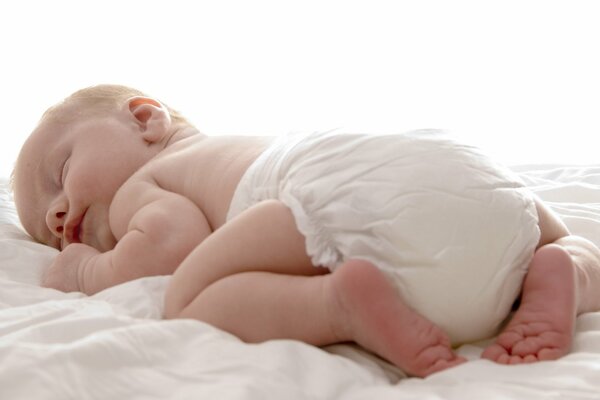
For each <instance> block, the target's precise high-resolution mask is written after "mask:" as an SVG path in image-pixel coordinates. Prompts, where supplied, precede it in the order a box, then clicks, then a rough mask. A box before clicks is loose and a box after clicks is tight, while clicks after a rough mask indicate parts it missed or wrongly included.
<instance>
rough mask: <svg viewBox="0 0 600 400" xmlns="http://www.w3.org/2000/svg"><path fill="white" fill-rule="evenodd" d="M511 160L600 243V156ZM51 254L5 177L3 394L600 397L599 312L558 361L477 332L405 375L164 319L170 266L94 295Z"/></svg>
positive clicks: (350, 355) (576, 228)
mask: <svg viewBox="0 0 600 400" xmlns="http://www.w3.org/2000/svg"><path fill="white" fill-rule="evenodd" d="M516 170H517V171H519V172H520V173H521V174H522V176H523V178H524V179H525V181H526V182H527V183H528V184H529V185H530V186H531V187H532V188H534V189H535V191H536V192H537V193H538V194H539V195H540V196H541V197H542V198H543V199H545V200H547V201H548V202H549V204H550V205H551V206H552V208H554V209H555V210H556V211H557V212H558V213H560V214H561V215H562V216H563V217H564V219H565V221H566V223H567V224H568V226H569V228H570V229H571V230H572V231H573V232H574V233H576V234H580V235H583V236H585V237H587V238H589V239H590V240H592V241H594V242H595V243H596V244H599V245H600V166H582V167H567V166H522V167H518V168H516ZM55 254H56V252H55V250H53V249H50V248H47V247H44V246H41V245H39V244H36V243H33V242H31V241H30V239H29V238H28V237H27V236H26V235H25V234H24V233H23V232H22V230H21V229H20V227H19V224H18V220H17V217H16V213H15V211H14V206H13V204H12V203H11V200H10V195H9V193H8V189H7V187H6V182H5V181H4V182H0V399H153V398H157V399H163V398H174V399H188V398H189V399H261V400H262V399H286V400H287V399H290V400H291V399H440V398H443V399H461V400H464V399H477V400H480V399H513V398H521V399H550V398H557V399H558V398H560V399H600V312H597V313H590V314H586V315H582V316H580V317H579V318H578V320H577V327H576V336H575V341H574V345H573V351H572V352H571V353H570V354H569V355H567V356H566V357H564V358H562V359H560V360H558V361H552V362H543V363H537V364H533V365H521V366H501V365H497V364H494V363H492V362H489V361H485V360H480V359H479V354H480V353H481V350H482V348H483V346H484V345H485V343H477V344H470V345H465V346H462V347H460V348H459V349H458V352H459V353H460V354H461V355H464V356H466V357H467V358H469V359H470V360H472V361H470V362H469V363H466V364H464V365H462V366H460V367H457V368H453V369H450V370H447V371H444V372H441V373H438V374H434V375H432V376H430V377H428V378H427V379H416V378H406V377H405V376H404V375H403V374H402V372H401V371H399V370H398V369H397V368H395V367H393V366H391V365H389V364H388V363H386V362H384V361H382V360H380V359H378V358H376V357H374V356H372V355H370V354H368V353H367V352H365V351H363V350H361V349H359V348H357V347H355V346H351V345H336V346H330V347H328V348H325V349H319V348H315V347H312V346H308V345H305V344H302V343H299V342H294V341H287V340H278V341H270V342H266V343H262V344H258V345H249V344H244V343H242V342H241V341H239V340H238V339H237V338H235V337H233V336H231V335H229V334H227V333H224V332H222V331H219V330H217V329H215V328H213V327H211V326H209V325H207V324H204V323H201V322H198V321H191V320H178V321H163V320H160V315H161V311H162V296H163V293H164V290H165V286H166V282H167V279H168V278H167V277H153V278H144V279H139V280H136V281H132V282H129V283H126V284H123V285H119V286H116V287H113V288H110V289H108V290H105V291H103V292H101V293H98V294H96V295H94V296H91V297H86V296H83V295H82V294H79V293H71V294H65V293H60V292H57V291H55V290H51V289H45V288H41V287H39V278H40V275H41V273H42V271H43V269H44V268H45V267H46V266H47V265H48V264H49V263H50V261H51V259H52V257H53V256H54V255H55ZM307 323H310V322H309V321H307Z"/></svg>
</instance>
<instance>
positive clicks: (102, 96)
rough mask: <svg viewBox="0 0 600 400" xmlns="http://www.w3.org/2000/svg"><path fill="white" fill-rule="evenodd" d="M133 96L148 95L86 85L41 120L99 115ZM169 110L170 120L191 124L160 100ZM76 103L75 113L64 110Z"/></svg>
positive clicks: (115, 88) (112, 86)
mask: <svg viewBox="0 0 600 400" xmlns="http://www.w3.org/2000/svg"><path fill="white" fill-rule="evenodd" d="M134 96H144V97H149V96H148V95H147V94H145V93H144V92H142V91H140V90H138V89H134V88H131V87H128V86H123V85H109V84H102V85H95V86H90V87H86V88H83V89H80V90H78V91H76V92H75V93H73V94H71V95H70V96H68V97H67V98H65V99H64V100H63V101H61V102H60V103H58V104H55V105H54V106H52V107H50V108H49V109H48V110H46V112H45V113H44V114H43V115H42V121H43V120H47V119H50V120H58V121H61V122H70V121H72V120H75V119H77V118H80V117H85V116H91V115H101V114H103V113H109V112H113V111H115V110H116V109H118V108H119V107H121V106H122V105H123V104H124V103H125V101H127V99H129V98H130V97H134ZM161 103H162V104H163V105H164V106H165V107H166V109H167V110H168V111H169V114H170V116H171V120H172V121H173V122H174V123H181V124H185V125H189V126H192V124H191V123H190V122H189V121H188V120H187V119H186V118H185V117H183V115H181V114H180V113H179V112H178V111H176V110H174V109H172V108H171V107H169V106H167V105H166V104H165V103H163V102H161ZM75 104H77V105H78V106H79V107H77V112H76V113H68V112H64V111H66V110H68V109H69V107H70V106H72V105H75Z"/></svg>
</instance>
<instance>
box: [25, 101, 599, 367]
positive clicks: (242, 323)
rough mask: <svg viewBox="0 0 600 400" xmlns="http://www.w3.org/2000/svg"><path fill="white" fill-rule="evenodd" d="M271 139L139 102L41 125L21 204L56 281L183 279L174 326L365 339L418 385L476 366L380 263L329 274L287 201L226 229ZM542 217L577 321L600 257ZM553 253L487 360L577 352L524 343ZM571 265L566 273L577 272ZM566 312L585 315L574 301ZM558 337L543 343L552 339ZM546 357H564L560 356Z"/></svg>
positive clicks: (48, 280) (595, 305)
mask: <svg viewBox="0 0 600 400" xmlns="http://www.w3.org/2000/svg"><path fill="white" fill-rule="evenodd" d="M73 107H76V105H75V106H73ZM70 111H71V112H72V111H77V110H70ZM186 129H188V130H186ZM269 142H270V139H268V138H265V137H244V136H238V137H206V136H203V135H200V134H198V133H197V132H190V131H189V127H188V128H182V127H181V126H177V125H175V124H172V123H171V120H170V119H169V116H168V114H167V112H166V110H165V108H164V107H163V106H162V105H161V104H160V103H159V102H158V101H156V100H154V99H151V98H132V99H129V100H128V101H127V102H126V103H125V104H124V105H123V107H122V108H121V109H119V110H118V111H115V112H114V113H113V114H111V115H105V116H103V117H101V118H100V117H96V118H90V119H88V120H84V121H78V122H77V123H73V124H71V125H68V126H66V125H65V124H61V123H57V122H52V121H50V122H44V123H42V124H40V126H39V127H38V129H36V131H34V133H33V134H32V136H31V138H30V139H29V140H28V142H27V143H26V145H25V146H24V149H23V151H22V153H21V156H20V158H19V162H18V164H17V168H16V170H15V183H16V186H15V199H16V202H17V207H18V210H19V214H20V217H21V219H22V222H23V225H24V226H25V228H26V229H27V230H28V232H30V233H31V234H32V235H33V236H34V237H36V238H37V239H38V240H40V241H42V242H44V243H48V244H50V245H53V246H55V247H63V248H64V250H63V251H62V252H61V253H60V255H59V256H58V257H57V259H56V260H55V262H54V263H53V265H52V266H51V267H50V268H49V270H48V272H47V274H46V277H45V281H44V284H45V285H46V286H48V287H53V288H57V289H60V290H64V291H77V290H79V291H83V292H85V293H88V294H92V293H96V292H98V291H100V290H103V289H105V288H107V287H110V286H114V285H116V284H119V283H122V282H125V281H128V280H131V279H136V278H139V277H143V276H151V275H162V274H171V273H173V272H175V274H174V275H173V278H172V280H171V282H170V285H169V288H168V291H167V294H166V305H165V314H166V317H168V318H176V317H191V318H197V319H200V320H203V321H207V322H209V323H212V324H214V325H215V326H217V327H220V328H222V329H225V330H227V331H229V332H232V333H234V334H236V335H237V336H239V337H240V338H242V339H244V340H247V341H251V342H255V341H263V340H268V339H273V338H291V339H298V340H302V341H305V342H307V343H311V344H315V345H327V344H331V343H336V342H340V341H356V342H358V343H360V344H362V345H363V346H365V347H366V348H368V349H370V350H372V351H374V352H375V353H377V354H379V355H380V356H382V357H383V358H386V359H388V360H390V361H391V362H393V363H394V364H396V365H398V366H399V367H401V368H403V369H405V370H406V371H407V372H408V373H410V374H412V375H415V376H427V375H428V374H431V373H433V372H437V371H440V370H443V369H445V368H448V367H451V366H454V365H458V364H460V363H462V362H464V361H465V360H464V359H463V358H461V357H458V356H456V355H455V354H454V352H453V350H452V349H451V347H450V344H449V341H448V339H447V337H446V335H445V333H444V332H442V331H441V330H440V329H439V328H438V327H436V326H434V325H433V324H432V323H431V322H430V321H428V320H427V319H425V318H423V317H422V316H420V315H418V314H416V313H415V312H414V311H412V310H411V309H410V308H409V307H408V306H407V305H406V304H404V302H403V300H402V298H401V297H400V296H399V295H398V294H397V293H396V292H395V291H394V289H392V286H391V284H390V283H389V282H387V280H386V278H384V276H383V275H382V273H381V272H380V271H379V270H378V269H377V268H375V267H374V266H372V265H370V264H369V263H366V262H363V261H358V260H350V261H348V262H347V263H346V266H345V267H347V268H344V267H342V268H339V269H338V270H337V271H336V272H335V273H332V274H328V273H326V272H327V271H326V270H325V269H323V268H315V267H314V266H313V265H312V264H311V262H310V259H309V257H308V255H307V254H306V250H305V243H304V237H303V236H302V235H301V234H300V232H299V231H298V229H297V227H296V225H295V221H294V219H293V216H292V214H291V212H290V210H289V209H288V208H287V207H286V206H285V205H283V204H282V203H281V202H279V201H277V200H269V201H265V202H261V203H258V204H256V205H254V206H252V207H250V208H249V209H247V210H246V211H244V212H242V213H241V214H240V215H239V216H237V217H235V218H234V219H232V220H231V221H228V222H226V221H225V219H226V214H227V211H228V208H229V204H230V203H231V199H232V197H233V194H234V191H235V189H236V186H237V184H238V182H239V181H240V179H241V177H242V175H243V174H244V172H245V171H246V169H247V168H248V166H249V165H250V164H251V163H252V162H253V161H254V160H255V159H256V157H258V156H259V154H261V152H262V151H263V150H264V149H265V148H266V146H268V144H269ZM98 154H103V155H106V157H104V158H99V157H98ZM39 160H41V161H39ZM30 177H33V179H29V178H30ZM538 214H539V216H540V230H541V233H542V235H541V237H542V239H541V241H540V246H544V245H547V244H549V243H553V242H557V243H558V245H560V246H563V247H564V248H563V247H561V249H562V250H561V251H563V254H566V255H567V256H568V257H567V258H566V259H565V260H567V261H570V262H571V264H570V265H568V266H567V267H568V268H570V270H571V271H574V275H575V277H574V280H573V282H577V289H578V290H577V291H576V290H575V287H574V285H575V283H569V282H568V281H567V280H562V279H561V280H560V281H559V284H561V285H563V286H565V288H564V292H565V293H566V295H567V297H568V294H569V293H572V294H574V296H575V299H574V300H573V302H574V304H575V306H574V307H575V309H576V312H577V313H579V312H585V311H592V310H597V309H600V296H598V292H597V290H596V288H598V287H600V273H599V272H598V271H599V268H598V265H600V262H599V257H598V251H597V248H596V247H595V246H593V245H591V246H590V244H589V242H584V241H582V240H580V239H579V238H574V237H572V236H569V233H568V231H567V230H566V228H564V225H563V224H562V223H561V222H560V221H559V220H558V219H557V218H556V217H555V216H554V215H553V214H551V213H549V212H548V211H547V209H546V208H545V207H543V205H541V203H538ZM561 240H562V241H564V243H562V242H560V241H561ZM582 249H584V250H583V251H582ZM542 256H544V255H543V254H540V257H537V258H535V259H534V261H535V262H536V265H535V267H534V268H532V271H531V272H532V273H531V274H530V275H529V276H528V278H527V280H526V284H525V286H524V293H523V299H524V300H523V306H522V310H519V311H518V312H517V313H516V315H515V319H514V320H513V323H511V324H509V325H508V327H507V329H506V330H505V332H504V333H503V334H501V335H500V337H499V338H498V341H497V342H496V344H494V345H492V346H491V347H490V348H489V349H488V350H486V352H485V353H484V356H486V357H487V358H490V359H493V360H495V361H498V362H507V360H508V362H513V361H517V360H516V358H515V356H518V357H520V360H522V361H525V362H528V361H532V360H533V358H532V357H535V358H536V359H547V358H556V357H559V356H560V355H563V354H565V353H566V352H567V351H568V348H569V346H570V343H571V340H572V334H571V335H570V336H569V335H566V337H565V335H562V336H560V335H559V336H560V341H559V340H553V339H552V338H551V339H549V340H545V341H544V343H543V344H542V346H541V347H540V346H539V345H538V346H527V345H524V344H518V342H519V340H517V341H514V340H513V339H512V338H513V337H514V335H513V334H512V333H513V332H514V331H519V330H520V329H521V328H520V327H521V326H523V325H524V324H526V325H527V324H528V325H531V326H540V325H539V322H543V321H542V319H544V318H546V319H547V316H548V314H549V310H548V309H547V308H546V309H545V312H540V313H538V314H533V313H532V312H531V311H532V309H533V306H532V304H534V303H535V304H536V307H541V308H544V301H543V299H544V298H545V296H550V294H551V292H550V291H549V290H548V289H547V287H548V285H550V283H552V282H550V281H547V282H546V281H544V280H543V279H541V278H539V276H543V274H539V273H538V272H537V271H538V270H543V268H544V265H545V264H546V263H545V262H543V257H542ZM563 261H564V260H563ZM564 264H565V263H564V262H562V264H561V266H560V267H557V268H554V269H557V270H560V271H564V270H567V271H569V269H566V268H564ZM552 266H555V265H554V264H553V265H552ZM552 266H551V267H552ZM550 269H552V270H554V269H553V268H550ZM534 272H535V273H534ZM557 273H558V272H557ZM528 283H531V284H528ZM553 284H556V282H554V283H553ZM534 289H535V290H534ZM542 289H543V290H542ZM531 299H537V300H536V301H535V302H534V301H533V300H531ZM530 300H531V301H530ZM557 306H558V307H560V306H564V307H565V308H568V309H569V310H571V311H572V309H573V305H572V304H571V303H569V302H564V304H563V302H560V305H557ZM569 307H570V308H569ZM349 310H352V311H350V312H349ZM567 311H568V310H567ZM560 315H561V320H560V321H559V320H558V319H555V320H554V323H555V324H554V325H552V326H558V325H560V326H561V327H560V330H561V332H563V333H565V332H569V331H572V326H573V323H574V319H575V315H576V313H575V312H571V313H566V312H565V313H561V314H560ZM538 316H540V317H539V318H538ZM544 316H545V317H544ZM542 317H543V318H542ZM307 321H310V322H309V323H307ZM552 329H554V328H552ZM552 329H550V330H552ZM556 329H559V328H556ZM556 329H555V330H556ZM545 331H547V329H545V328H544V329H542V330H541V331H540V330H538V332H537V333H536V334H537V335H538V336H540V337H541V336H544V338H547V337H548V335H544V332H545ZM559 336H556V335H554V336H551V337H559ZM509 339H510V340H509ZM509 342H510V343H509ZM544 348H553V349H557V351H555V352H553V353H552V356H551V357H548V356H546V355H547V354H549V353H548V352H547V351H545V352H543V351H542V350H543V349H544ZM542 353H543V354H542ZM507 356H508V359H507Z"/></svg>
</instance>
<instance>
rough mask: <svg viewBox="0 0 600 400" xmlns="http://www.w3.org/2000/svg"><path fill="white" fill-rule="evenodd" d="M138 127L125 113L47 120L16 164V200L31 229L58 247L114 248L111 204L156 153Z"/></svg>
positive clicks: (30, 139) (19, 210)
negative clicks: (76, 244) (140, 133)
mask: <svg viewBox="0 0 600 400" xmlns="http://www.w3.org/2000/svg"><path fill="white" fill-rule="evenodd" d="M137 129H138V127H137V125H136V124H135V123H134V122H133V121H131V120H129V119H128V118H127V116H125V115H121V114H119V113H115V115H114V116H103V117H89V118H87V119H86V120H81V121H75V122H71V123H68V124H64V123H62V124H61V123H59V122H52V121H46V122H42V123H41V124H40V125H39V126H38V127H37V128H36V129H35V130H34V132H33V133H32V134H31V136H30V137H29V139H28V140H27V141H26V143H25V145H24V146H23V149H22V151H21V155H20V157H19V160H18V162H17V165H16V168H15V203H16V206H17V210H18V213H19V217H20V218H21V222H22V224H23V226H24V227H25V229H26V230H27V231H28V232H29V233H30V234H31V235H32V236H33V237H34V238H35V239H36V240H38V241H40V242H42V243H45V244H48V245H50V246H53V247H55V248H58V249H62V248H64V247H65V246H66V245H68V244H70V243H85V244H88V245H90V246H92V247H95V248H96V249H98V250H100V251H107V250H110V249H112V248H113V247H114V246H115V244H116V239H115V237H114V235H113V234H112V231H111V229H110V225H109V219H108V216H109V207H110V203H111V201H112V199H113V197H114V195H115V193H116V191H117V190H118V189H119V187H120V186H121V185H122V184H123V183H124V182H125V181H126V180H127V179H128V178H129V177H130V176H131V175H132V174H133V173H134V172H135V171H136V170H137V169H139V168H140V167H141V166H142V165H143V164H144V163H146V162H147V161H148V160H149V159H150V158H151V157H152V156H153V155H154V154H155V153H153V151H154V150H153V149H150V148H149V146H148V144H147V143H146V142H145V141H144V140H143V139H142V138H141V136H140V135H139V130H137Z"/></svg>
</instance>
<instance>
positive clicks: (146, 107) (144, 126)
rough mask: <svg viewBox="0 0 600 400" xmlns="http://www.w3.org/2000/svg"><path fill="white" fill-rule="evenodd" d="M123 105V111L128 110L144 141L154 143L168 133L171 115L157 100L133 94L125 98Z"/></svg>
mask: <svg viewBox="0 0 600 400" xmlns="http://www.w3.org/2000/svg"><path fill="white" fill-rule="evenodd" d="M125 107H126V110H125V111H126V112H129V113H130V116H131V117H133V118H134V119H135V121H136V123H137V124H138V125H139V127H140V130H141V132H142V136H143V138H144V140H145V141H147V142H149V143H156V142H159V141H160V140H162V139H163V138H164V137H165V136H166V135H167V134H168V133H169V128H170V127H171V115H170V114H169V111H168V110H167V108H166V107H165V106H164V105H163V104H161V103H160V102H159V101H158V100H155V99H152V98H150V97H141V96H135V97H131V98H129V99H127V102H126V103H125Z"/></svg>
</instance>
